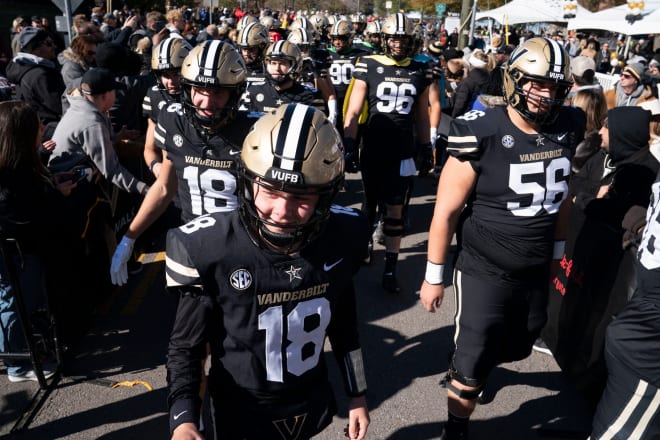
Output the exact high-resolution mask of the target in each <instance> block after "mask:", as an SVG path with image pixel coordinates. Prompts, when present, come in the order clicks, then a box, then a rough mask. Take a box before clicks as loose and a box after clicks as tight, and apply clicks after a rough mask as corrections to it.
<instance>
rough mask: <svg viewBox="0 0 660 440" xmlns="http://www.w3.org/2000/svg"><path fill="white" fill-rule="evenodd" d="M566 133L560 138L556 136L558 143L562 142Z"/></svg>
mask: <svg viewBox="0 0 660 440" xmlns="http://www.w3.org/2000/svg"><path fill="white" fill-rule="evenodd" d="M566 134H567V133H564V134H562V135H561V136H557V140H558V141H562V140H563V139H564V138H565V137H566Z"/></svg>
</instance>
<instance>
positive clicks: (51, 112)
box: [7, 52, 65, 124]
mask: <svg viewBox="0 0 660 440" xmlns="http://www.w3.org/2000/svg"><path fill="white" fill-rule="evenodd" d="M7 79H8V80H9V82H11V83H13V84H16V98H17V99H20V100H21V101H25V102H27V103H29V104H30V105H31V106H32V108H34V109H35V110H36V112H37V113H38V114H39V118H41V122H43V123H44V124H48V123H50V122H57V121H59V120H60V118H61V117H62V93H64V89H65V86H64V80H63V79H62V75H60V72H59V70H58V69H57V65H56V64H55V63H54V62H52V61H49V60H46V59H44V58H39V57H37V56H34V55H31V54H28V53H23V52H19V54H18V55H17V56H16V57H15V58H14V59H13V60H11V61H10V62H9V65H7Z"/></svg>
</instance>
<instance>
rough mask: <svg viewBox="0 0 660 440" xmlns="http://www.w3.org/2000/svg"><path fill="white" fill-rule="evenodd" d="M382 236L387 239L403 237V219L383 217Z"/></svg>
mask: <svg viewBox="0 0 660 440" xmlns="http://www.w3.org/2000/svg"><path fill="white" fill-rule="evenodd" d="M383 234H385V236H387V237H401V236H402V235H403V219H400V218H392V217H385V218H384V219H383Z"/></svg>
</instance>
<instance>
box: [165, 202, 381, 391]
mask: <svg viewBox="0 0 660 440" xmlns="http://www.w3.org/2000/svg"><path fill="white" fill-rule="evenodd" d="M368 239H369V226H368V222H367V221H366V219H365V217H364V216H363V214H361V213H359V212H358V211H357V210H351V209H345V208H341V207H333V208H332V212H331V215H330V219H329V220H328V223H327V226H326V228H325V229H324V232H323V233H322V235H321V236H319V237H318V238H317V239H315V240H313V241H312V242H311V243H309V244H308V245H306V246H305V247H304V248H303V249H302V250H301V251H300V253H299V254H297V255H293V256H290V255H286V254H281V253H276V252H272V251H269V250H267V249H262V248H260V247H258V246H257V245H255V244H254V243H253V242H252V240H251V238H250V237H249V235H248V234H247V232H246V230H245V228H244V227H243V224H242V223H241V219H240V217H239V213H238V211H234V212H231V213H216V214H211V215H207V216H202V217H199V218H197V219H195V220H193V221H192V222H189V223H187V224H185V225H183V226H181V227H179V228H177V229H172V230H171V231H170V232H169V235H168V240H167V268H166V273H167V283H168V288H170V289H179V290H180V291H182V292H185V291H187V290H189V289H193V290H194V289H197V288H199V287H202V289H201V290H200V292H201V291H203V293H201V295H203V296H204V297H205V298H207V299H208V301H207V302H206V305H204V301H202V302H200V305H199V306H195V307H193V308H192V309H190V310H188V311H187V312H186V313H185V316H182V314H181V313H178V314H177V318H176V321H177V323H175V329H176V328H191V329H192V330H190V332H187V333H186V334H183V333H181V334H179V337H178V340H175V339H174V335H175V333H176V332H173V339H172V340H171V342H170V351H169V352H170V356H169V358H170V360H169V361H168V370H170V366H172V365H174V366H176V365H183V364H185V362H188V363H190V364H192V365H194V364H195V363H199V360H198V358H196V357H195V356H191V357H190V358H189V359H185V357H184V358H181V356H182V351H181V350H173V347H177V346H181V345H183V346H186V347H187V346H190V345H191V344H194V345H197V346H198V348H200V347H201V350H202V351H204V349H203V347H204V339H208V341H209V342H210V344H211V352H212V359H213V362H212V363H213V366H214V367H213V368H214V371H213V372H212V373H211V375H212V376H214V377H215V378H216V379H218V378H220V379H219V380H220V381H221V382H223V384H224V386H225V387H227V386H238V387H240V388H242V389H245V390H247V391H248V392H250V393H252V394H253V395H254V396H255V397H264V398H265V399H268V400H271V401H277V400H278V399H280V400H286V399H290V398H291V396H292V395H293V396H305V395H309V393H310V392H313V390H314V389H317V388H316V387H317V386H318V385H319V384H325V383H326V382H327V371H326V366H325V363H324V358H323V346H324V341H325V338H326V335H328V336H329V338H330V342H331V344H332V348H333V352H334V354H335V356H336V357H337V358H338V360H340V364H341V365H340V368H341V370H342V373H343V376H344V379H345V385H346V388H347V392H348V393H349V395H360V394H362V393H363V392H364V391H365V389H366V382H365V380H364V374H363V371H362V360H361V351H360V344H359V339H358V334H357V320H356V311H355V298H354V289H353V275H354V274H355V272H356V271H357V270H358V268H359V266H360V259H361V256H363V255H366V250H367V243H368ZM183 301H187V300H185V299H183V298H182V299H181V302H183ZM180 310H181V305H180V306H179V311H180ZM211 319H214V320H215V321H214V322H210V320H211ZM192 322H195V323H197V324H196V325H194V326H192V325H189V323H192ZM182 335H183V336H182ZM182 361H184V362H183V363H182ZM169 374H170V378H171V384H173V385H171V386H170V388H171V390H172V391H173V393H174V394H176V393H177V389H185V387H186V380H187V376H186V375H185V374H181V375H179V373H178V370H177V369H174V370H170V373H169ZM194 388H195V387H192V392H194ZM221 388H222V384H221ZM184 397H185V396H184Z"/></svg>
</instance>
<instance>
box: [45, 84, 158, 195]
mask: <svg viewBox="0 0 660 440" xmlns="http://www.w3.org/2000/svg"><path fill="white" fill-rule="evenodd" d="M67 99H68V101H69V105H70V107H69V110H67V112H66V113H65V114H64V116H63V117H62V120H61V121H60V123H59V124H57V128H56V129H55V133H54V134H53V140H54V141H55V142H56V146H55V150H54V151H53V154H52V155H51V156H50V160H49V161H48V168H50V169H51V171H53V172H61V171H69V170H71V169H72V168H73V167H75V166H76V165H79V164H89V163H90V160H91V162H93V163H94V165H95V166H96V168H97V169H98V170H99V171H100V172H101V174H103V176H105V178H106V179H108V180H109V181H111V182H112V183H113V184H114V185H116V186H117V187H119V188H121V189H123V190H124V191H128V192H135V193H144V192H145V190H146V189H147V185H146V183H144V182H142V181H140V180H139V179H138V178H137V177H135V176H133V174H131V172H130V171H128V170H127V169H126V168H124V167H123V166H122V165H121V164H120V163H119V158H118V157H117V153H116V152H115V149H114V147H113V144H112V140H111V125H110V120H109V118H108V117H107V116H106V115H104V114H103V113H101V112H100V111H99V109H98V108H97V107H96V106H95V105H94V103H92V102H91V101H89V100H88V99H87V98H85V97H84V96H82V95H81V93H80V91H79V90H78V89H75V90H73V91H72V92H71V93H69V94H68V95H67Z"/></svg>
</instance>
